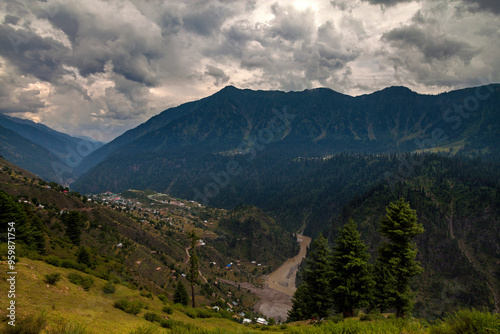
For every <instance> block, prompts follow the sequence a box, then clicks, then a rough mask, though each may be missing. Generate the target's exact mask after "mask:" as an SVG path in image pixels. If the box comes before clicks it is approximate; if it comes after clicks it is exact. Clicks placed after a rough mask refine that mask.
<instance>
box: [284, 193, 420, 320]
mask: <svg viewBox="0 0 500 334" xmlns="http://www.w3.org/2000/svg"><path fill="white" fill-rule="evenodd" d="M378 231H379V232H380V233H381V234H382V235H383V236H384V237H385V239H386V240H385V241H384V242H383V243H382V244H381V245H380V247H379V250H378V258H377V259H376V261H375V264H373V265H372V264H370V262H369V257H370V256H369V254H368V252H367V247H366V245H365V244H364V242H363V240H362V239H361V236H360V234H359V232H358V230H357V227H356V223H355V222H354V221H353V220H352V219H350V220H349V222H348V223H347V224H346V225H344V226H343V227H342V228H341V229H340V231H339V235H338V237H337V239H336V240H335V242H334V246H333V247H330V246H329V245H328V241H327V240H326V239H325V238H324V237H323V236H322V235H321V234H320V235H319V236H318V237H317V238H316V239H315V240H314V242H313V244H312V248H311V251H310V252H309V254H308V257H307V258H306V267H305V270H304V273H303V282H302V285H300V286H299V287H298V289H297V291H296V292H295V294H294V296H293V298H292V303H293V304H292V309H291V310H290V311H289V313H288V317H289V318H288V320H289V321H297V320H303V319H311V318H314V317H316V318H325V317H328V316H329V315H330V314H332V313H333V312H337V313H342V315H343V316H344V317H353V316H354V315H355V310H357V309H362V308H366V309H367V310H368V311H372V310H375V309H378V310H380V312H384V311H386V310H388V309H393V310H395V313H396V316H397V317H405V316H407V315H409V314H410V313H411V311H412V307H413V299H414V294H413V292H412V291H411V289H410V280H411V278H412V277H413V276H415V275H417V274H419V273H421V272H422V267H421V265H420V263H419V262H418V261H416V254H417V249H416V246H415V244H414V243H413V242H412V239H413V238H414V237H415V236H417V235H418V234H421V233H423V232H424V228H423V226H422V224H420V223H418V222H417V214H416V211H415V210H413V209H411V208H410V204H409V203H408V202H406V201H405V199H404V198H402V197H401V198H400V199H399V200H398V201H396V202H391V203H390V204H389V205H388V206H387V207H386V215H385V216H384V217H383V218H382V219H381V220H380V226H379V229H378Z"/></svg>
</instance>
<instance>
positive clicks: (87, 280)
mask: <svg viewBox="0 0 500 334" xmlns="http://www.w3.org/2000/svg"><path fill="white" fill-rule="evenodd" d="M93 284H94V280H93V279H92V277H89V276H85V277H82V282H81V283H80V285H81V287H82V288H83V290H85V291H89V289H90V287H91V286H92V285H93Z"/></svg>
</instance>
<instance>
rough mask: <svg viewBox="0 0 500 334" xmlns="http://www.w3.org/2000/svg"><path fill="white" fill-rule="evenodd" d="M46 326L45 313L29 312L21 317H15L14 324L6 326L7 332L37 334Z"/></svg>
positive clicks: (11, 333) (9, 333) (12, 333)
mask: <svg viewBox="0 0 500 334" xmlns="http://www.w3.org/2000/svg"><path fill="white" fill-rule="evenodd" d="M45 326H47V317H46V314H45V313H43V312H42V313H39V314H37V315H35V314H30V315H27V316H25V317H23V318H18V319H16V325H15V326H7V331H6V333H7V334H24V333H30V334H38V333H40V332H41V331H42V330H43V329H44V328H45Z"/></svg>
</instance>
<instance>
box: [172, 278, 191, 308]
mask: <svg viewBox="0 0 500 334" xmlns="http://www.w3.org/2000/svg"><path fill="white" fill-rule="evenodd" d="M174 303H175V304H181V305H184V306H187V304H188V303H189V295H188V292H187V290H186V287H185V286H184V284H182V282H181V281H179V282H177V286H176V287H175V291H174Z"/></svg>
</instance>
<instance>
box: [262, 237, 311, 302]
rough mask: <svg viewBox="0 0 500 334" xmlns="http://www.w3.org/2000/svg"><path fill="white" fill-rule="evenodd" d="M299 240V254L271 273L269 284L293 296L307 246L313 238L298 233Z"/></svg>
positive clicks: (268, 279)
mask: <svg viewBox="0 0 500 334" xmlns="http://www.w3.org/2000/svg"><path fill="white" fill-rule="evenodd" d="M297 242H298V243H299V244H300V251H299V254H297V255H295V256H294V257H292V258H290V259H288V260H287V261H286V262H285V263H283V264H282V265H281V267H279V268H278V269H276V270H275V271H273V272H272V273H271V274H269V276H268V278H267V285H268V286H269V287H270V288H271V289H273V290H278V291H281V292H283V293H285V294H287V295H289V296H293V294H294V292H295V290H297V288H296V287H295V278H296V277H297V271H298V269H299V265H300V263H301V262H302V260H303V259H304V258H305V256H306V251H307V247H309V245H310V244H311V238H310V237H306V236H304V235H302V234H298V235H297Z"/></svg>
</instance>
